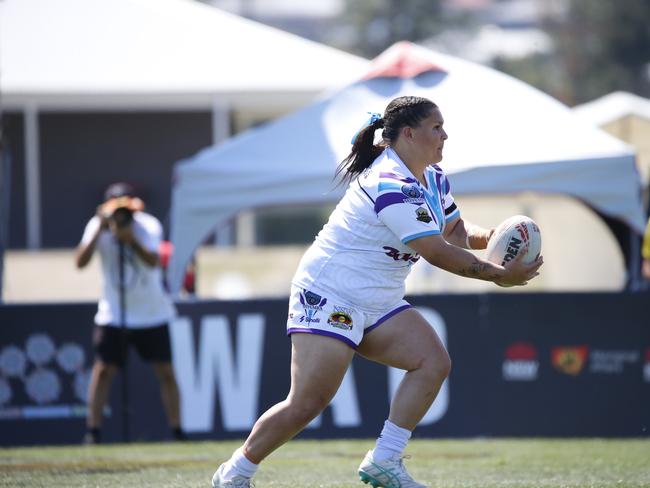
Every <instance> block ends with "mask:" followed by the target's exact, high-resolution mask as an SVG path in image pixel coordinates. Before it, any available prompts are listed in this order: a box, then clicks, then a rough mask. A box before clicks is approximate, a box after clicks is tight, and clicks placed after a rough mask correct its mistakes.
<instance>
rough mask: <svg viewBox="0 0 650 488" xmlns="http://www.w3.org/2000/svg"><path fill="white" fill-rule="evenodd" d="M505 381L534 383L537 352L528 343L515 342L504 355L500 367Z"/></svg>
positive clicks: (537, 365) (536, 370)
mask: <svg viewBox="0 0 650 488" xmlns="http://www.w3.org/2000/svg"><path fill="white" fill-rule="evenodd" d="M501 371H502V374H503V379H504V380H506V381H534V380H536V379H537V373H538V371H539V361H538V360H537V350H536V349H535V347H534V346H533V345H532V344H530V343H528V342H515V343H514V344H511V345H510V346H508V348H507V349H506V350H505V353H504V359H503V366H502V369H501Z"/></svg>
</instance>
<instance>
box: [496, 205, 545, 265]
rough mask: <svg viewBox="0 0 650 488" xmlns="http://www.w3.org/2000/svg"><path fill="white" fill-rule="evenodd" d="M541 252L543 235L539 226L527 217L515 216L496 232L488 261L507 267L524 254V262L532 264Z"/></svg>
mask: <svg viewBox="0 0 650 488" xmlns="http://www.w3.org/2000/svg"><path fill="white" fill-rule="evenodd" d="M541 252H542V235H541V234H540V232H539V227H538V226H537V224H536V223H535V222H534V221H533V219H531V218H530V217H526V216H525V215H514V216H512V217H510V218H509V219H506V220H504V221H503V222H501V223H500V224H499V226H498V227H497V228H496V229H495V230H494V234H492V238H491V239H490V242H488V246H487V259H488V261H490V262H492V263H495V264H500V265H501V266H505V264H506V263H507V262H508V261H511V260H513V259H514V258H515V257H517V256H518V255H519V253H524V254H523V256H522V258H521V259H522V262H524V263H526V264H530V263H532V262H534V261H537V259H538V258H539V256H540V253H541Z"/></svg>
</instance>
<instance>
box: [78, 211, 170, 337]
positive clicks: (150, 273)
mask: <svg viewBox="0 0 650 488" xmlns="http://www.w3.org/2000/svg"><path fill="white" fill-rule="evenodd" d="M99 225H100V221H99V217H97V216H95V217H93V218H92V219H90V221H89V222H88V224H87V225H86V229H85V230H84V234H83V237H82V238H81V243H82V244H87V243H88V242H90V241H91V240H92V238H93V236H94V235H95V233H96V232H97V228H98V227H99ZM131 225H132V226H133V235H134V236H135V238H136V240H137V241H138V242H139V243H140V245H141V246H142V247H144V248H145V249H147V250H148V251H154V252H156V253H157V252H158V247H159V246H160V242H161V240H162V226H161V224H160V222H159V221H158V219H156V218H155V217H154V216H153V215H149V214H147V213H145V212H135V213H134V214H133V223H132V224H131ZM96 249H97V251H98V252H99V255H100V257H101V265H102V277H103V292H102V297H101V299H100V300H99V304H98V308H97V314H96V315H95V323H96V324H97V325H110V326H118V327H119V326H120V325H121V324H120V296H119V289H120V286H119V283H120V270H119V268H120V261H119V245H118V241H117V239H116V238H115V237H114V236H113V234H112V233H111V231H110V230H105V231H102V232H101V234H100V236H99V238H98V239H97V245H96ZM124 291H125V294H124V295H125V302H126V307H125V308H126V324H124V325H125V326H126V327H129V328H133V329H136V328H146V327H152V326H157V325H161V324H164V323H167V322H168V321H169V320H170V319H171V318H173V317H174V315H175V313H176V311H175V308H174V305H173V303H172V300H171V298H170V296H169V294H168V293H167V292H166V291H165V289H164V287H163V281H162V270H161V268H160V266H149V265H147V264H146V263H145V262H143V261H142V260H141V259H140V258H139V257H138V255H137V254H136V252H135V251H134V250H133V248H131V246H129V245H128V244H125V245H124Z"/></svg>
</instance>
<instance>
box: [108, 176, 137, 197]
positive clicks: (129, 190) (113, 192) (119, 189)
mask: <svg viewBox="0 0 650 488" xmlns="http://www.w3.org/2000/svg"><path fill="white" fill-rule="evenodd" d="M120 197H135V188H133V185H131V184H130V183H125V182H123V181H120V182H118V183H113V184H112V185H110V186H109V187H108V188H106V191H105V192H104V201H108V200H110V199H111V198H120Z"/></svg>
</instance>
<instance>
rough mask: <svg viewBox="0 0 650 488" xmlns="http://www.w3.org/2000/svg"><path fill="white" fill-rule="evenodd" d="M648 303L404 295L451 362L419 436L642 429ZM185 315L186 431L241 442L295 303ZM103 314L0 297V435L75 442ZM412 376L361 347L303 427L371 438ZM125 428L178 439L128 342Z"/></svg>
mask: <svg viewBox="0 0 650 488" xmlns="http://www.w3.org/2000/svg"><path fill="white" fill-rule="evenodd" d="M649 300H650V297H648V296H647V294H526V293H521V294H483V295H444V296H442V295H441V296H414V297H411V298H410V299H409V301H410V302H411V303H412V304H413V305H414V306H415V307H416V308H417V309H418V310H419V311H420V312H421V313H422V314H423V316H424V317H425V318H426V319H427V320H428V322H429V323H430V324H431V326H432V327H433V328H434V329H435V330H436V332H437V333H438V335H439V336H440V338H441V339H442V341H443V342H444V343H445V344H446V346H447V348H448V350H449V353H450V356H451V358H452V372H451V374H450V377H449V378H448V380H447V381H446V382H445V383H444V385H443V388H442V390H441V391H440V394H439V396H438V398H437V399H436V401H435V402H434V404H433V405H432V407H431V408H430V409H429V411H428V412H427V413H426V415H425V416H424V418H423V419H422V422H421V423H420V426H419V427H418V429H416V431H415V433H414V436H415V437H469V436H604V437H608V436H647V435H648V427H650V409H649V408H648V405H650V326H649V325H648V319H647V316H646V315H647V304H648V303H649ZM178 311H179V314H178V317H177V318H176V319H175V320H174V321H173V322H172V323H171V325H170V332H171V341H172V352H173V361H174V370H175V373H176V378H177V382H178V386H179V390H180V394H181V413H182V424H183V428H184V429H185V431H186V432H187V433H188V435H189V437H190V438H195V439H228V438H242V437H244V436H245V435H246V434H247V433H248V431H249V430H250V428H251V427H252V425H253V423H254V422H255V420H256V419H257V417H258V416H259V415H260V414H261V413H262V412H263V411H265V410H266V409H267V408H268V407H270V406H271V405H273V404H275V403H277V402H279V401H281V400H283V399H284V398H285V397H286V394H287V392H288V389H289V362H290V351H291V347H290V340H289V339H288V338H287V336H286V333H285V325H286V316H287V300H252V301H228V302H216V301H206V302H203V301H197V302H187V303H180V304H179V305H178ZM94 313H95V304H66V305H6V306H2V307H0V432H2V434H1V435H0V445H5V446H7V445H29V444H67V443H78V442H80V441H81V438H82V437H83V433H84V428H85V427H84V425H85V415H86V394H87V387H88V381H89V378H90V368H91V366H92V359H93V352H92V345H91V336H92V327H93V315H94ZM405 333H408V331H406V330H405ZM403 374H404V373H403V372H402V371H398V370H393V369H391V368H387V367H385V366H382V365H378V364H375V363H372V362H369V361H367V360H365V359H363V358H361V357H357V358H355V360H354V361H353V364H352V366H351V367H350V369H349V371H348V373H347V374H346V376H345V379H344V381H343V383H342V385H341V387H340V389H339V391H338V393H337V395H336V396H335V398H334V399H333V401H332V402H331V404H330V406H329V407H327V408H326V409H325V411H324V412H323V413H322V414H321V415H320V416H319V417H317V418H316V419H315V420H314V421H313V422H312V423H311V424H310V425H309V427H308V428H307V429H305V431H304V432H303V433H302V434H301V436H302V437H312V438H337V437H338V438H343V437H375V436H376V435H377V434H378V432H379V430H380V429H381V425H382V424H383V421H384V420H385V418H386V417H387V415H388V408H389V402H390V398H391V396H392V393H393V392H394V391H395V390H396V388H397V386H398V384H399V381H400V379H401V376H402V375H403ZM124 377H126V381H127V389H126V391H127V395H126V398H123V397H122V385H121V383H120V382H121V381H122V380H123V378H124ZM124 400H126V402H125V401H124ZM125 404H126V405H127V406H128V410H127V415H126V416H125V415H123V406H124V405H125ZM125 418H126V419H128V426H127V427H128V428H127V429H124V426H123V424H122V422H123V420H124V419H125ZM125 432H126V433H127V435H128V436H129V440H145V441H150V440H151V441H155V440H165V439H169V438H170V437H171V433H170V431H169V428H168V427H167V422H166V419H165V415H164V412H163V407H162V403H161V400H160V394H159V390H158V386H157V382H156V380H155V377H154V375H153V372H152V370H151V369H150V368H149V367H148V366H147V365H146V364H144V363H142V362H141V360H140V359H139V358H138V357H137V355H136V354H135V353H133V352H132V353H131V354H130V356H129V361H128V362H127V369H126V375H118V378H117V379H116V381H115V384H114V385H113V388H112V390H111V397H110V404H109V405H108V406H107V408H106V410H105V421H104V426H103V439H104V440H105V441H106V442H113V441H122V440H123V436H124V434H125Z"/></svg>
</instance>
